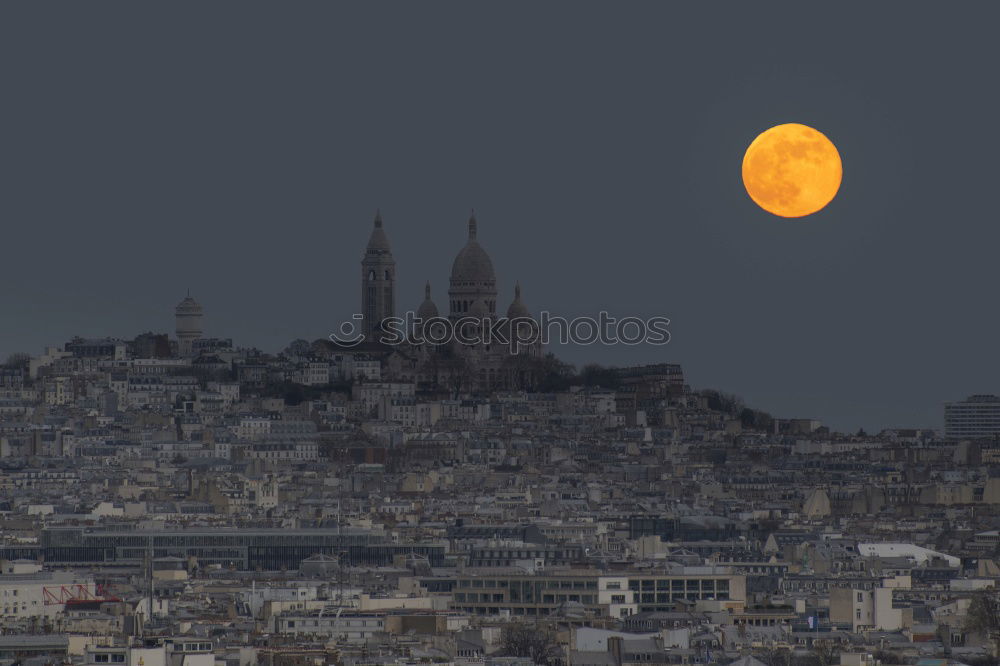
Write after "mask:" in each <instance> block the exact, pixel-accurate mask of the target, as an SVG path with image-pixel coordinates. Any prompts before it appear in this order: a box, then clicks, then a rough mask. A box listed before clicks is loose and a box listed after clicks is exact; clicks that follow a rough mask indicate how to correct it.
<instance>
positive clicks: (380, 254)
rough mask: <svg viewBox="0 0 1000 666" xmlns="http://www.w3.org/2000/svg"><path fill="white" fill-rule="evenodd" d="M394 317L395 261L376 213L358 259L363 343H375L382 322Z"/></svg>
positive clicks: (379, 214)
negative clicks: (359, 263)
mask: <svg viewBox="0 0 1000 666" xmlns="http://www.w3.org/2000/svg"><path fill="white" fill-rule="evenodd" d="M395 313H396V260H395V259H393V258H392V251H391V250H390V249H389V237H388V236H386V234H385V230H384V229H383V228H382V214H381V213H380V212H378V211H376V212H375V227H374V228H373V229H372V235H371V238H369V239H368V247H366V248H365V255H364V257H362V259H361V315H362V317H363V319H362V321H363V327H362V332H363V333H364V334H365V340H375V339H377V337H378V331H379V327H380V324H381V323H382V320H384V319H386V318H388V317H392V316H394V315H395Z"/></svg>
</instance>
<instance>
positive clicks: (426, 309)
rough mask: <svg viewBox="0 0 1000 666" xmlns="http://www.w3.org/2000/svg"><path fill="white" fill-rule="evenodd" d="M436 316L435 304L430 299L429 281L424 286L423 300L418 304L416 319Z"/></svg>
mask: <svg viewBox="0 0 1000 666" xmlns="http://www.w3.org/2000/svg"><path fill="white" fill-rule="evenodd" d="M437 316H438V309H437V306H436V305H434V301H432V300H431V283H430V282H428V283H427V284H426V286H424V302H423V303H421V304H420V307H419V308H417V318H418V319H423V320H425V321H426V320H427V319H433V318H434V317H437Z"/></svg>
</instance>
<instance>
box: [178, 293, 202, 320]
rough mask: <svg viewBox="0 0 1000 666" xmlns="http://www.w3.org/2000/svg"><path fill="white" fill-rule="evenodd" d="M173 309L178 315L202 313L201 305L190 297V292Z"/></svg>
mask: <svg viewBox="0 0 1000 666" xmlns="http://www.w3.org/2000/svg"><path fill="white" fill-rule="evenodd" d="M175 311H176V313H177V314H179V315H181V314H186V315H193V314H201V313H202V307H201V305H200V304H199V303H198V301H196V300H194V299H193V298H191V294H190V293H189V294H188V295H187V296H185V297H184V300H183V301H181V302H180V303H178V304H177V308H176V310H175Z"/></svg>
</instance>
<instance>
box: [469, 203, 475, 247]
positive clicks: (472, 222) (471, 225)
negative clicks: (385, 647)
mask: <svg viewBox="0 0 1000 666" xmlns="http://www.w3.org/2000/svg"><path fill="white" fill-rule="evenodd" d="M469 240H476V209H475V208H473V209H472V212H470V213H469Z"/></svg>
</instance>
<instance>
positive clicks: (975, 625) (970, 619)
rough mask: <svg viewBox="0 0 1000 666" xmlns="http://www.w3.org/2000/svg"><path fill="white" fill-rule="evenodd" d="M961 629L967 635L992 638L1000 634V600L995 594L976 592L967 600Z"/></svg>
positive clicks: (991, 592)
mask: <svg viewBox="0 0 1000 666" xmlns="http://www.w3.org/2000/svg"><path fill="white" fill-rule="evenodd" d="M963 628H964V629H965V630H966V631H967V632H969V633H977V634H982V635H983V636H986V637H989V638H993V637H995V636H996V634H997V632H1000V599H998V597H997V594H996V592H993V591H985V590H984V591H982V592H977V593H976V594H975V595H974V596H973V597H972V599H970V600H969V610H967V611H966V612H965V624H964V626H963Z"/></svg>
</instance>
